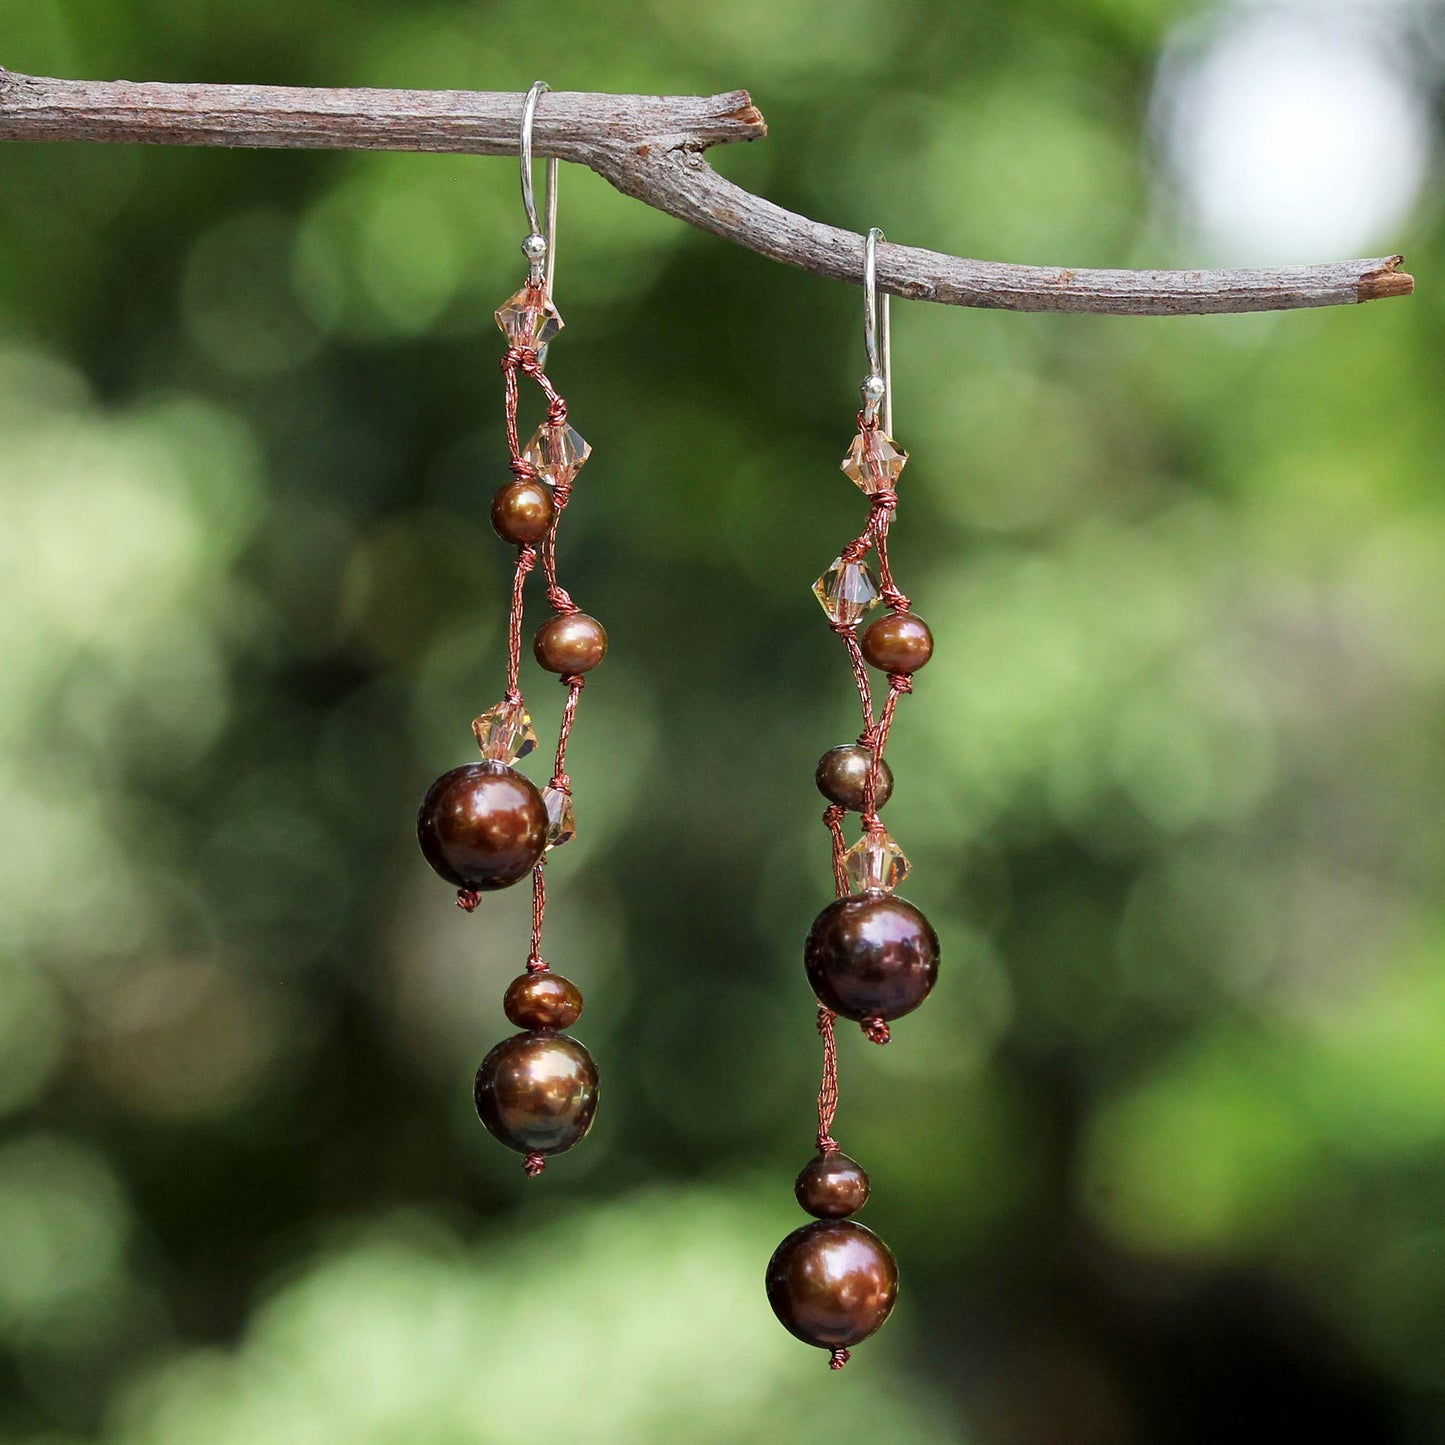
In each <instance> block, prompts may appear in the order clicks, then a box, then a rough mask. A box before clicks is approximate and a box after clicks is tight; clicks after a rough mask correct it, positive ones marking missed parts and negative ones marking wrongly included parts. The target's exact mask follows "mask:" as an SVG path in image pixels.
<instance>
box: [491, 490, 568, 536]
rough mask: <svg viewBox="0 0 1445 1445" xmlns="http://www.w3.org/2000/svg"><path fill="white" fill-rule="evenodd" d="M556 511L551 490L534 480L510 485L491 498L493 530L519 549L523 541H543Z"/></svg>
mask: <svg viewBox="0 0 1445 1445" xmlns="http://www.w3.org/2000/svg"><path fill="white" fill-rule="evenodd" d="M555 511H556V508H555V507H554V506H553V505H552V489H551V487H549V486H546V485H545V484H544V483H542V482H535V481H532V482H523V481H516V482H508V483H507V485H506V486H505V487H502V488H501V489H500V490H499V491H498V492H497V495H496V496H495V497H493V498H492V527H493V529H494V530H495V531H496V534H497V536H499V537H500V538H501V539H502V541H504V542H514V543H516V545H517V546H519V547H520V546H521V545H522V544H523V543H524V542H540V541H541V540H542V538H543V537H545V536H546V535H547V529H548V528H549V527H550V526H551V525H552V517H553V515H554V513H555Z"/></svg>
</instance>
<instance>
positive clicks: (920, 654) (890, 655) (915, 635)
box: [858, 612, 933, 672]
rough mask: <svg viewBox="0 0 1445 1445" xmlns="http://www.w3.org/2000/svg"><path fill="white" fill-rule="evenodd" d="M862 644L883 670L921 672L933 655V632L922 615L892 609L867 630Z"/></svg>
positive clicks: (873, 660) (859, 640)
mask: <svg viewBox="0 0 1445 1445" xmlns="http://www.w3.org/2000/svg"><path fill="white" fill-rule="evenodd" d="M858 646H859V647H861V648H862V649H863V656H864V657H866V658H867V659H868V661H869V662H871V663H872V664H873V666H874V667H876V668H877V669H878V670H879V671H880V672H917V671H918V669H919V668H920V667H922V666H923V664H924V663H925V662H927V661H928V659H929V658H930V657H932V656H933V634H932V633H931V632H930V631H929V630H928V624H927V623H926V622H925V621H924V620H923V619H922V618H921V617H915V616H914V615H913V614H912V613H911V612H889V613H887V614H886V615H885V616H883V617H880V618H879V619H878V621H877V622H875V623H874V624H873V625H872V626H871V627H869V628H868V630H867V631H866V632H864V634H863V635H862V637H860V638H859V639H858Z"/></svg>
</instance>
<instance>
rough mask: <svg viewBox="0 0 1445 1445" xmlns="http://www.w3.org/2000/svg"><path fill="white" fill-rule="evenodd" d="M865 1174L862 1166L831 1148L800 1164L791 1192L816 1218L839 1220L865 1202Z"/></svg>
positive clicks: (866, 1185) (855, 1210) (866, 1182)
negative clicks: (801, 1165)
mask: <svg viewBox="0 0 1445 1445" xmlns="http://www.w3.org/2000/svg"><path fill="white" fill-rule="evenodd" d="M868 1187H869V1186H868V1175H867V1174H866V1173H865V1172H864V1170H863V1167H862V1165H860V1164H856V1163H855V1162H854V1161H853V1160H852V1159H850V1158H849V1157H848V1156H847V1155H846V1154H840V1153H838V1151H837V1150H834V1151H833V1153H831V1154H819V1155H818V1157H817V1158H816V1159H810V1160H808V1162H807V1163H806V1164H805V1165H803V1168H802V1172H801V1173H800V1174H799V1175H798V1180H797V1183H796V1184H794V1185H793V1193H794V1194H795V1195H797V1197H798V1203H799V1204H801V1205H802V1206H803V1208H804V1209H806V1210H807V1211H808V1213H809V1214H812V1215H815V1216H816V1217H817V1218H819V1219H842V1218H844V1217H845V1216H847V1215H849V1214H856V1213H857V1212H858V1211H859V1210H860V1209H862V1207H863V1206H864V1205H865V1204H867V1202H868Z"/></svg>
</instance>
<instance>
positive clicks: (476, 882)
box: [416, 763, 547, 893]
mask: <svg viewBox="0 0 1445 1445" xmlns="http://www.w3.org/2000/svg"><path fill="white" fill-rule="evenodd" d="M416 836H417V840H418V842H420V843H421V851H422V852H423V853H424V854H425V855H426V861H427V862H428V863H430V864H431V866H432V867H433V868H435V869H436V871H437V872H438V873H440V874H441V876H442V877H443V878H445V879H446V880H447V882H448V883H454V884H456V886H457V887H458V888H471V889H475V890H476V891H477V892H480V893H487V892H490V891H491V890H492V889H494V888H505V887H506V886H507V885H508V884H509V883H515V882H516V881H517V880H518V879H519V878H525V877H526V876H527V874H528V873H530V872H531V871H532V868H533V865H534V864H535V863H536V862H537V860H538V859H539V858H540V857H541V856H542V854H543V853H544V852H545V851H546V848H547V805H546V804H545V803H544V802H543V801H542V795H541V794H540V793H539V792H538V791H537V790H536V788H534V787H533V786H532V784H531V782H530V781H529V780H528V779H526V778H524V777H523V776H522V775H521V773H519V772H516V771H514V770H513V769H512V768H509V767H507V766H506V764H505V763H467V764H466V765H465V766H464V767H460V768H453V769H452V770H451V772H449V773H443V774H442V775H441V777H439V778H438V779H437V780H436V782H434V783H433V784H432V785H431V787H430V788H428V789H427V794H426V797H425V798H423V799H422V804H421V811H420V812H419V813H418V814H417V818H416Z"/></svg>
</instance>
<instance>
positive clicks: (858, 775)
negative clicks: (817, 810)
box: [814, 743, 893, 813]
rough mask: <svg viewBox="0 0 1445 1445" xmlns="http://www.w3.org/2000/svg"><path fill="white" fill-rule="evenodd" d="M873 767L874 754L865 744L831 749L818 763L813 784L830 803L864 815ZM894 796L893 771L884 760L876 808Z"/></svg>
mask: <svg viewBox="0 0 1445 1445" xmlns="http://www.w3.org/2000/svg"><path fill="white" fill-rule="evenodd" d="M872 766H873V754H872V753H871V752H870V751H869V750H868V749H867V748H865V747H864V746H863V744H862V743H843V744H841V745H840V746H838V747H836V748H829V749H828V751H827V752H826V753H824V754H823V756H822V757H821V758H819V759H818V771H817V773H816V774H814V781H815V782H816V783H817V784H818V791H819V792H820V793H822V795H823V796H824V797H825V798H827V800H828V801H829V802H830V803H837V805H838V806H839V807H840V808H847V809H848V810H849V811H850V812H853V813H861V812H862V811H863V804H864V802H865V800H866V797H867V792H868V770H869V768H871V767H872ZM892 796H893V769H892V768H890V767H889V766H888V763H887V761H886V760H885V761H883V762H880V763H879V765H878V792H877V795H876V796H875V797H874V799H873V806H874V807H875V808H881V807H882V806H883V805H884V803H886V802H887V801H888V800H889V798H891V797H892Z"/></svg>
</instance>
